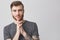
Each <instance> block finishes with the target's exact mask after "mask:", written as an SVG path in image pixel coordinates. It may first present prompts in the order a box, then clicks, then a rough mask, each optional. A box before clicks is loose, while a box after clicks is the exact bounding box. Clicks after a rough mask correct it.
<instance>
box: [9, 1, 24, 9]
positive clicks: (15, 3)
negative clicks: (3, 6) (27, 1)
mask: <svg viewBox="0 0 60 40" xmlns="http://www.w3.org/2000/svg"><path fill="white" fill-rule="evenodd" d="M19 5H22V7H23V9H24V5H23V3H22V2H21V1H13V2H12V3H11V5H10V8H11V9H12V7H13V6H19Z"/></svg>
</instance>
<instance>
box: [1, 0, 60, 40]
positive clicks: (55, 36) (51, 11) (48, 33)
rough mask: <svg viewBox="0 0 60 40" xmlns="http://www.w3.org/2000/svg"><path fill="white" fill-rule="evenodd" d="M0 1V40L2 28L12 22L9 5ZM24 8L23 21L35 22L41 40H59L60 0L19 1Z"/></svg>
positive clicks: (6, 0) (7, 2) (6, 1)
mask: <svg viewBox="0 0 60 40" xmlns="http://www.w3.org/2000/svg"><path fill="white" fill-rule="evenodd" d="M12 1H14V0H0V40H3V28H4V26H6V25H8V24H10V23H11V22H13V19H12V16H11V12H10V8H9V7H10V3H11V2H12ZM21 1H22V2H23V3H24V6H25V17H24V19H26V20H29V21H33V22H36V23H37V25H38V30H39V35H40V39H41V40H60V0H21Z"/></svg>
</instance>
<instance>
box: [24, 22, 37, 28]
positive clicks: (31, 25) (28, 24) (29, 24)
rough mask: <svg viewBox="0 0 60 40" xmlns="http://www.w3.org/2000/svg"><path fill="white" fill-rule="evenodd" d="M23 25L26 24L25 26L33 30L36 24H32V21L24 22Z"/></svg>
mask: <svg viewBox="0 0 60 40" xmlns="http://www.w3.org/2000/svg"><path fill="white" fill-rule="evenodd" d="M25 24H26V25H27V26H30V27H32V28H34V27H37V24H36V22H32V21H26V22H25Z"/></svg>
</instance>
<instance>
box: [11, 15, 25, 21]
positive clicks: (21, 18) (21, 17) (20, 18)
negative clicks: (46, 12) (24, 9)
mask: <svg viewBox="0 0 60 40" xmlns="http://www.w3.org/2000/svg"><path fill="white" fill-rule="evenodd" d="M12 17H13V19H15V20H16V21H17V18H15V17H14V16H13V15H12ZM18 17H19V20H18V21H21V20H23V17H24V15H22V16H20V15H18Z"/></svg>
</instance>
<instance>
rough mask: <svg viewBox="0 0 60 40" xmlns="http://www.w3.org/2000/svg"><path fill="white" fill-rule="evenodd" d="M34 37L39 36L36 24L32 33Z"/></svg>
mask: <svg viewBox="0 0 60 40" xmlns="http://www.w3.org/2000/svg"><path fill="white" fill-rule="evenodd" d="M32 36H39V33H38V27H37V24H36V23H34V27H33V31H32Z"/></svg>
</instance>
